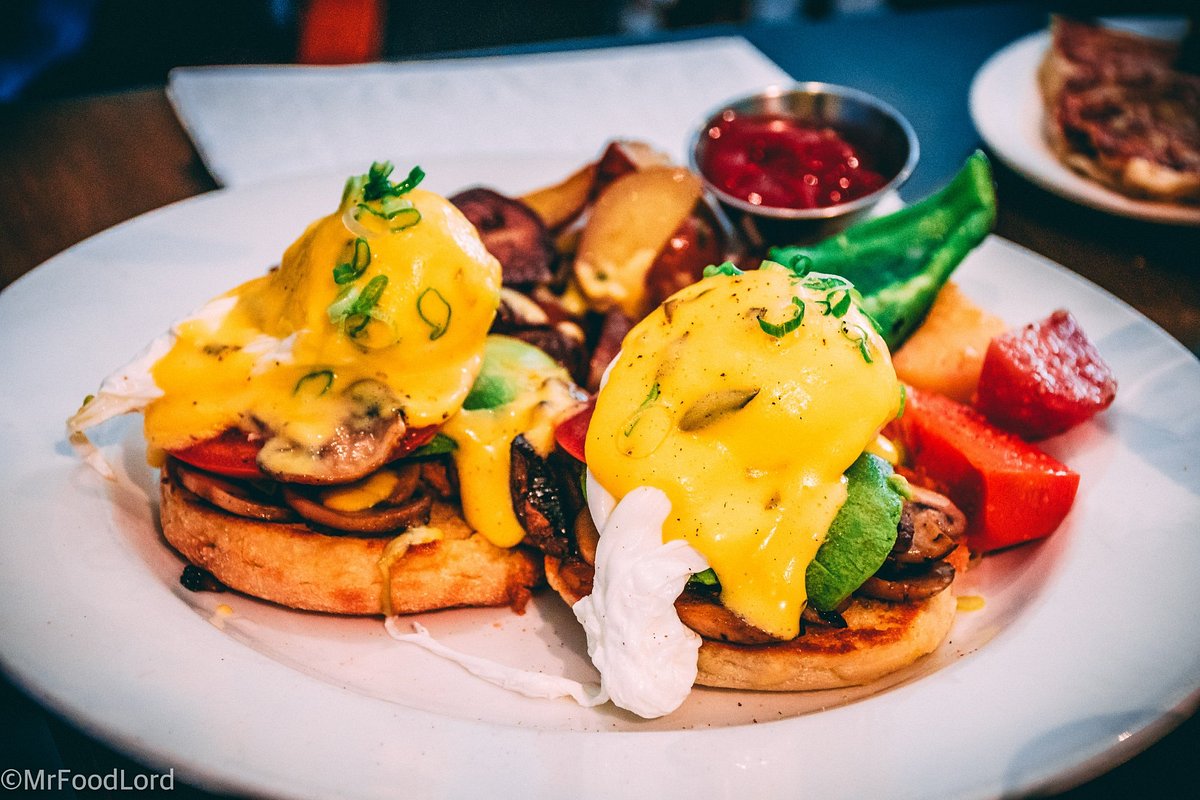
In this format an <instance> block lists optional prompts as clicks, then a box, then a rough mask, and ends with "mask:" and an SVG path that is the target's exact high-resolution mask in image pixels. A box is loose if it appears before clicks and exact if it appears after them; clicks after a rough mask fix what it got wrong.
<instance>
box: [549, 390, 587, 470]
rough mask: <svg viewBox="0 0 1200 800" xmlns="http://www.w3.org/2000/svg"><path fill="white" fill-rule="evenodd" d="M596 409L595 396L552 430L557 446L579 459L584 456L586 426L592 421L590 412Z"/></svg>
mask: <svg viewBox="0 0 1200 800" xmlns="http://www.w3.org/2000/svg"><path fill="white" fill-rule="evenodd" d="M595 410H596V398H595V397H592V398H591V399H590V400H588V401H587V405H585V406H584V407H583V408H581V409H580V410H579V411H578V412H577V413H576V414H574V415H573V416H570V417H568V418H567V419H565V420H564V421H563V422H562V423H561V424H559V426H558V428H557V429H556V430H555V431H554V438H555V440H556V441H557V442H558V445H559V447H561V448H562V449H563V450H566V451H567V452H568V453H570V454H571V455H572V456H574V457H575V458H577V459H578V460H580V461H587V458H585V457H584V449H585V448H584V445H585V443H586V442H587V432H588V426H589V425H590V424H591V423H592V413H593V412H594V411H595Z"/></svg>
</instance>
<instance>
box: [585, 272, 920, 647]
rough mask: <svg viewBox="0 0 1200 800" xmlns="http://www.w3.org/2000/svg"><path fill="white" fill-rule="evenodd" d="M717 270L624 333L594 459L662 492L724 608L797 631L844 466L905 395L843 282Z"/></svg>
mask: <svg viewBox="0 0 1200 800" xmlns="http://www.w3.org/2000/svg"><path fill="white" fill-rule="evenodd" d="M714 272H715V273H716V274H712V275H711V276H710V277H707V278H705V279H704V280H702V281H700V282H699V283H696V284H694V285H692V286H689V287H687V288H685V289H683V290H682V291H680V292H678V293H677V294H675V295H674V296H672V297H671V298H670V299H668V300H667V301H666V302H665V303H664V304H663V305H662V306H660V307H659V308H658V309H657V310H655V311H654V312H653V313H651V314H650V315H649V316H648V317H647V318H646V319H644V320H643V321H642V322H641V323H639V324H638V325H637V326H636V327H635V328H634V329H633V330H632V331H631V332H630V334H629V335H628V336H627V337H626V339H625V341H624V344H623V348H622V351H621V353H620V355H619V356H618V358H617V360H616V362H615V363H614V365H613V367H612V369H611V371H610V373H609V376H608V380H607V383H606V384H605V386H604V387H603V389H602V390H601V391H600V394H599V397H598V399H597V403H596V410H595V415H594V416H593V418H592V422H591V426H590V428H589V433H588V439H587V445H586V449H587V462H588V467H589V469H591V471H592V472H593V474H594V475H595V477H596V478H597V479H598V480H599V481H600V483H601V485H602V486H604V488H605V489H607V490H608V491H609V492H611V493H612V494H613V495H614V496H615V497H616V498H618V499H620V498H621V497H624V496H625V495H626V494H628V493H629V492H631V491H633V490H634V489H635V488H637V487H639V486H651V487H654V488H657V489H660V490H662V491H663V492H664V493H665V494H666V495H667V497H668V498H669V499H670V501H671V512H670V514H669V515H668V516H667V519H666V522H665V523H664V524H663V539H664V541H667V540H672V539H683V540H686V541H688V542H689V543H690V544H691V545H692V546H693V547H695V548H696V549H697V550H698V551H699V552H700V553H701V554H703V556H704V557H705V558H706V559H707V560H708V562H709V564H710V565H711V566H712V568H713V569H714V570H715V572H716V573H717V576H718V578H719V579H720V582H721V587H722V595H721V599H722V602H723V603H724V604H725V606H726V607H728V608H729V609H731V610H732V611H734V612H736V613H737V614H739V615H741V616H742V617H743V618H745V619H746V620H747V621H748V622H750V623H751V624H753V625H756V626H757V627H759V628H762V629H763V630H765V631H768V632H769V633H771V634H773V635H775V636H779V637H783V638H792V637H794V636H796V635H797V634H798V633H799V625H800V613H801V611H802V610H803V606H804V603H805V600H806V592H805V570H806V568H807V566H808V564H809V562H811V561H812V559H813V557H814V556H815V554H816V551H817V548H818V547H820V545H821V543H822V541H823V540H824V538H825V532H826V530H827V529H828V527H829V525H830V523H831V522H832V521H833V518H834V517H835V516H836V515H837V512H838V510H839V508H840V507H841V506H842V504H843V503H844V502H845V498H846V480H845V478H844V475H843V473H844V472H845V471H846V469H847V468H848V467H849V466H850V465H851V464H852V463H853V462H854V460H855V459H856V458H857V457H858V456H859V454H861V453H862V452H863V450H864V449H865V448H866V447H867V446H868V445H871V444H872V443H873V442H874V441H875V439H876V436H877V435H878V432H879V430H880V428H881V427H882V426H883V425H884V424H885V423H886V422H887V421H888V420H889V419H891V418H893V417H894V416H895V415H896V413H897V412H898V411H899V408H900V402H901V388H900V384H899V382H898V381H897V379H896V374H895V371H894V370H893V368H892V365H891V358H890V356H889V354H888V351H887V347H886V345H885V344H884V342H883V341H882V339H881V338H880V337H879V335H878V333H877V332H876V331H875V329H874V327H873V325H872V323H871V321H870V320H869V319H868V318H867V317H866V316H865V315H864V314H863V313H862V312H861V311H860V309H859V308H858V306H857V303H856V302H855V300H854V295H853V291H852V287H850V286H849V284H848V283H846V282H845V281H843V280H842V279H840V278H836V277H834V276H825V275H818V274H809V275H802V274H798V273H795V272H792V271H790V270H788V269H785V268H783V267H781V266H779V265H771V264H766V265H764V267H763V268H762V269H760V270H757V271H753V272H745V273H742V272H741V271H739V270H737V269H736V268H733V267H732V266H731V265H730V266H726V267H724V268H723V269H718V270H715V271H714Z"/></svg>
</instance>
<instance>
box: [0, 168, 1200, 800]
mask: <svg viewBox="0 0 1200 800" xmlns="http://www.w3.org/2000/svg"><path fill="white" fill-rule="evenodd" d="M423 163H424V166H425V167H426V168H427V170H428V172H429V174H430V178H429V182H430V184H431V185H432V186H433V187H434V188H440V189H442V190H443V191H445V190H450V189H453V188H457V187H459V186H462V185H465V184H468V183H474V182H486V183H489V184H493V185H497V186H500V187H503V188H507V189H509V190H511V191H517V190H521V189H524V188H527V187H530V186H533V185H537V184H539V183H542V182H546V181H549V180H551V179H553V178H555V177H558V176H561V175H565V174H566V173H567V172H568V171H569V170H570V169H571V168H572V167H573V166H574V164H573V163H570V162H564V161H547V160H540V159H523V160H515V159H510V160H503V161H495V160H491V161H481V160H479V159H458V160H448V159H440V160H431V161H425V162H423ZM340 189H341V179H340V176H334V177H322V178H312V179H305V180H299V181H295V182H291V183H287V184H281V185H270V186H257V187H253V188H247V189H239V190H231V191H222V192H215V193H213V194H210V195H206V196H203V197H199V198H196V199H193V200H190V201H186V202H184V203H180V204H178V205H176V206H172V207H169V208H166V209H163V210H160V211H157V212H155V213H152V214H149V215H147V216H145V217H142V218H140V219H137V220H134V221H133V222H131V223H128V224H125V225H122V226H120V227H118V228H115V229H113V230H111V231H109V232H107V233H105V234H103V235H101V236H98V237H96V238H94V239H92V240H90V241H88V242H85V243H83V244H82V245H79V246H77V247H75V248H72V249H71V250H69V251H67V252H65V253H63V254H62V255H60V256H58V257H57V258H55V259H53V260H51V261H50V262H48V263H47V264H45V265H43V266H42V267H40V268H39V269H37V270H35V271H34V272H32V273H30V274H29V275H27V276H26V277H24V278H22V279H21V280H19V281H17V282H16V283H15V284H13V285H12V286H11V287H10V288H9V289H8V290H7V291H6V292H5V293H4V294H3V296H2V297H0V358H2V361H3V364H4V365H5V369H4V380H3V381H0V407H3V408H4V410H5V413H4V417H3V422H2V423H0V452H2V453H3V454H4V456H3V459H2V464H0V486H3V487H4V492H5V495H6V496H5V500H4V502H3V504H2V506H0V525H2V527H0V531H2V533H0V537H2V538H0V632H2V633H0V636H2V637H3V647H2V648H0V650H2V662H3V668H4V669H5V670H6V671H7V672H8V673H9V674H11V675H12V676H13V677H14V678H15V679H16V680H17V681H18V682H20V683H21V684H22V685H24V686H25V687H27V688H28V689H29V690H30V691H31V692H32V693H33V694H34V695H35V696H37V697H38V698H39V699H40V700H42V701H43V702H44V703H46V704H47V705H49V706H50V707H52V708H54V709H56V710H58V711H60V712H61V713H63V714H65V715H67V716H68V717H70V718H71V719H73V720H74V721H75V722H77V723H78V724H79V725H81V726H83V728H84V729H86V730H88V731H89V732H91V733H93V734H95V735H96V736H99V737H101V738H103V739H105V740H108V741H110V742H112V743H113V744H114V745H115V746H117V747H118V748H121V749H123V750H125V751H128V752H129V753H131V754H133V755H134V756H136V757H137V758H139V759H142V760H144V761H146V762H148V763H150V764H151V765H154V766H157V767H161V768H164V769H165V768H174V769H175V771H176V775H177V777H178V778H179V779H180V780H186V781H193V782H197V783H200V784H203V785H206V786H209V787H212V788H216V789H224V790H231V791H241V792H255V793H264V794H268V795H272V796H281V797H333V796H345V797H364V798H370V797H387V796H395V795H397V794H404V795H406V796H420V797H460V796H464V795H468V794H480V793H484V794H486V795H488V796H516V795H520V796H523V797H530V798H540V797H561V796H563V795H564V794H568V793H569V794H570V795H572V796H574V797H579V798H588V797H614V796H625V795H630V794H632V795H633V796H662V797H679V796H704V797H707V796H714V795H728V794H733V793H735V792H736V793H737V794H740V795H744V796H748V797H772V796H789V797H793V796H810V797H826V798H833V797H870V796H879V797H890V798H897V797H944V798H952V797H978V796H985V795H1001V794H1009V793H1012V792H1017V791H1024V790H1028V789H1031V788H1035V787H1044V786H1047V785H1052V784H1061V783H1069V782H1072V781H1076V780H1081V779H1083V778H1085V777H1087V776H1089V775H1091V774H1094V773H1095V772H1096V771H1098V770H1101V769H1104V768H1107V767H1110V766H1112V765H1113V764H1115V763H1116V762H1118V761H1120V760H1122V759H1125V758H1128V757H1129V756H1131V755H1132V754H1133V753H1135V752H1137V751H1138V750H1140V749H1141V748H1143V747H1145V746H1146V745H1147V744H1149V743H1150V742H1151V741H1152V740H1153V739H1155V738H1157V737H1158V736H1160V735H1161V734H1163V733H1164V732H1165V731H1166V730H1167V729H1169V727H1171V726H1172V725H1173V724H1174V723H1176V722H1178V721H1179V720H1180V719H1182V718H1183V716H1185V715H1186V714H1187V713H1188V712H1189V711H1190V710H1191V709H1192V708H1193V707H1194V706H1195V704H1196V701H1197V692H1198V684H1200V628H1197V627H1196V626H1193V625H1183V624H1180V619H1181V616H1180V615H1181V614H1185V615H1186V610H1187V609H1192V608H1196V607H1198V606H1200V580H1198V579H1197V578H1198V575H1197V572H1198V568H1197V566H1196V565H1197V564H1200V537H1197V536H1196V535H1195V531H1196V529H1197V523H1198V522H1200V468H1198V460H1197V455H1196V454H1197V452H1200V417H1198V416H1197V415H1196V414H1195V398H1196V397H1197V396H1200V365H1198V364H1197V362H1196V360H1195V359H1194V358H1193V357H1192V356H1191V355H1190V354H1188V353H1187V352H1186V351H1185V350H1184V349H1183V348H1182V347H1181V346H1179V345H1178V344H1177V343H1176V342H1175V341H1173V340H1172V339H1170V338H1169V337H1167V336H1166V335H1165V334H1164V333H1163V332H1162V331H1160V330H1159V329H1158V328H1156V327H1155V326H1154V325H1152V324H1151V323H1150V322H1148V321H1147V320H1145V319H1144V318H1142V317H1141V316H1139V315H1138V314H1136V313H1135V312H1134V311H1132V310H1130V309H1129V308H1128V307H1126V306H1125V305H1123V304H1122V303H1120V302H1118V301H1116V300H1114V299H1113V298H1112V297H1110V296H1109V295H1107V294H1105V293H1103V292H1102V291H1100V290H1098V289H1096V288H1095V287H1094V286H1092V285H1091V284H1088V283H1086V282H1085V281H1082V280H1080V279H1079V278H1077V277H1075V276H1073V275H1072V274H1070V273H1068V272H1067V271H1065V270H1063V269H1061V268H1059V267H1057V266H1055V265H1054V264H1051V263H1048V262H1047V261H1045V260H1043V259H1041V258H1039V257H1037V256H1035V255H1032V254H1030V253H1029V252H1027V251H1025V250H1022V249H1020V248H1017V247H1015V246H1013V245H1011V244H1009V243H1006V242H1004V241H1002V240H999V239H995V238H993V239H991V240H989V241H988V242H987V243H986V244H985V245H984V246H983V247H981V248H980V249H979V250H978V251H977V252H976V253H975V254H974V255H972V256H971V258H970V259H969V260H968V261H967V263H965V264H964V265H963V267H962V269H961V271H960V280H961V283H962V285H963V286H964V287H965V288H966V290H967V291H968V292H969V293H970V294H972V295H974V296H975V297H976V298H979V299H982V300H984V301H986V303H987V305H989V306H990V307H992V308H993V309H994V310H996V311H997V312H998V313H1000V314H1001V315H1003V316H1005V317H1006V318H1007V319H1008V320H1010V321H1011V322H1014V323H1016V322H1020V321H1025V320H1031V319H1034V318H1037V317H1040V316H1042V315H1044V314H1047V313H1048V312H1050V311H1051V310H1052V309H1054V308H1056V307H1058V306H1068V307H1070V308H1071V309H1072V310H1073V311H1074V312H1075V313H1076V314H1077V315H1078V317H1079V318H1080V319H1081V320H1082V321H1083V324H1084V325H1085V326H1086V328H1087V329H1088V331H1089V332H1090V334H1091V335H1092V336H1093V337H1094V339H1095V340H1096V342H1097V343H1098V345H1099V347H1100V349H1101V350H1102V351H1103V352H1104V354H1105V355H1106V357H1107V358H1108V359H1109V360H1110V362H1111V364H1112V366H1113V368H1114V369H1115V371H1116V373H1117V375H1118V377H1119V379H1120V382H1121V389H1120V394H1119V397H1118V399H1117V402H1116V404H1115V405H1114V406H1113V408H1112V409H1110V410H1109V412H1108V413H1107V414H1106V415H1104V417H1103V418H1102V419H1100V421H1099V422H1097V423H1095V424H1089V425H1086V426H1084V427H1082V428H1080V429H1078V430H1076V431H1075V432H1073V433H1072V434H1070V435H1068V436H1065V437H1062V438H1060V439H1058V440H1056V441H1053V442H1051V443H1050V444H1049V445H1048V447H1049V449H1050V450H1051V451H1052V452H1053V453H1054V454H1056V455H1057V456H1059V457H1060V458H1062V459H1064V460H1065V461H1066V462H1067V463H1069V464H1071V465H1072V466H1074V467H1075V468H1076V469H1078V470H1079V471H1080V472H1081V473H1082V475H1083V483H1082V488H1081V492H1080V495H1079V499H1078V501H1077V503H1076V506H1075V509H1074V510H1073V511H1072V513H1071V515H1070V516H1069V518H1068V520H1067V522H1066V523H1065V524H1064V526H1063V528H1062V529H1061V530H1060V531H1059V532H1058V533H1057V534H1056V535H1055V536H1054V537H1052V538H1051V539H1049V540H1047V541H1045V542H1043V543H1040V544H1036V545H1033V546H1028V547H1025V548H1021V549H1018V550H1016V551H1013V552H1009V553H1006V554H1003V555H1001V556H998V557H996V558H990V559H987V560H985V562H984V564H983V565H982V567H981V568H979V569H978V570H976V571H973V572H972V573H969V575H968V579H967V584H968V585H967V587H966V591H968V592H972V593H977V594H980V595H983V596H984V597H985V598H986V606H985V607H984V609H983V610H982V611H978V612H973V613H964V614H962V615H960V617H959V620H958V622H957V623H956V626H955V629H954V631H953V632H952V634H951V636H950V641H949V642H948V643H946V644H945V645H944V646H943V648H942V649H941V650H940V651H938V653H937V654H935V655H934V656H933V657H931V658H929V659H927V660H925V661H923V662H921V663H920V664H918V665H916V666H915V667H913V668H912V669H910V670H908V671H906V672H904V673H902V674H901V675H899V676H897V677H896V678H895V679H894V680H892V681H889V682H888V683H886V684H883V685H876V686H872V687H868V688H866V689H860V690H853V691H845V692H822V693H817V694H808V695H805V694H782V695H772V694H751V693H736V692H722V691H714V690H708V691H696V692H694V693H693V696H692V697H691V698H690V699H689V701H688V702H687V703H686V704H685V705H684V707H683V708H682V709H681V710H680V711H679V712H677V713H676V714H674V715H671V716H669V717H667V718H665V719H661V720H657V721H652V722H647V721H642V720H638V719H635V718H632V717H631V716H629V715H626V714H624V713H621V712H618V711H615V710H613V709H612V708H602V709H598V710H583V709H579V708H577V707H575V706H574V705H572V704H571V703H569V702H567V701H535V700H528V699H525V698H521V697H516V696H513V695H510V694H507V693H505V692H503V691H502V690H499V689H496V688H494V687H492V686H490V685H485V684H482V683H479V682H477V681H475V680H474V679H472V678H470V677H468V676H467V675H466V674H465V673H464V672H462V671H461V670H460V669H458V668H457V667H456V666H454V665H452V664H448V663H445V662H442V661H439V660H437V659H436V658H435V657H433V656H430V655H428V654H427V653H425V652H424V651H422V650H420V649H418V648H415V647H412V646H409V645H402V644H398V643H395V642H393V641H392V640H390V639H389V638H388V637H387V636H386V635H385V633H384V631H383V627H382V625H381V624H380V623H379V621H377V620H363V619H347V618H331V617H323V616H319V615H313V614H304V613H297V612H291V611H286V610H284V609H280V608H276V607H273V606H270V605H268V604H265V603H260V602H257V601H254V600H251V599H248V598H244V597H240V596H236V595H230V594H221V595H213V594H191V593H188V592H186V591H185V590H183V589H182V588H180V586H179V584H178V577H179V572H180V568H181V562H180V560H179V559H178V557H177V556H175V555H174V554H173V553H172V552H171V551H170V550H169V548H168V547H167V546H166V545H165V544H164V542H163V541H162V539H161V536H160V534H159V532H158V529H157V525H156V522H155V506H156V504H157V503H156V500H155V499H154V498H155V495H156V480H155V474H154V472H153V471H152V470H151V469H149V468H148V467H147V466H146V465H145V463H144V455H143V442H142V438H141V433H140V422H139V420H138V419H136V418H130V419H127V420H121V421H116V422H113V423H110V424H109V425H108V426H107V427H105V428H103V429H102V430H101V431H100V434H99V442H100V444H101V445H102V446H103V449H104V451H105V453H106V454H107V456H108V458H109V460H110V461H111V462H112V463H113V464H114V465H115V466H116V468H117V469H118V471H119V472H120V473H121V480H120V481H119V482H118V483H117V484H115V485H112V484H106V483H105V481H103V480H102V479H100V478H99V476H98V475H96V474H95V473H93V472H92V471H90V470H89V469H88V468H87V467H85V466H84V465H82V464H81V463H80V462H79V461H78V460H77V459H76V458H75V456H74V455H73V454H72V452H71V450H70V448H69V447H68V445H67V444H66V442H65V441H64V438H63V420H64V419H65V418H66V417H67V416H68V414H70V413H71V412H72V411H73V410H74V409H75V407H76V406H77V404H78V403H79V401H80V400H81V399H82V398H83V396H84V395H85V394H87V393H88V392H91V391H93V390H94V388H95V386H96V385H97V383H98V381H99V379H100V377H101V376H103V375H104V374H106V373H107V372H108V371H109V370H110V369H112V368H115V367H117V366H119V365H120V364H121V363H123V362H124V361H125V360H126V359H127V358H128V357H129V356H130V355H132V354H133V353H135V352H136V351H137V350H139V349H140V347H141V346H142V345H143V343H145V342H146V341H148V340H149V339H150V338H152V337H153V336H155V335H156V334H157V333H158V332H159V331H161V330H162V329H164V328H165V327H166V326H167V324H168V323H169V321H170V320H171V319H172V318H175V317H178V316H180V315H182V314H184V313H186V312H187V311H189V310H191V309H192V308H193V307H195V306H197V305H199V304H200V303H201V302H203V301H204V300H205V299H207V298H208V297H210V296H211V295H214V294H216V293H218V292H220V291H222V290H224V289H225V288H227V287H229V286H231V285H232V284H234V283H235V282H238V281H241V280H243V279H245V278H249V277H252V276H254V275H257V274H259V273H261V272H262V270H263V269H264V268H265V267H266V266H268V265H270V264H272V263H274V262H275V261H276V259H277V258H278V257H279V254H280V253H281V251H282V249H283V248H284V246H285V245H286V244H287V243H288V242H289V241H290V240H291V239H292V238H293V237H295V236H297V235H298V234H299V233H300V232H301V231H302V230H303V228H304V225H305V223H306V222H307V221H309V220H310V219H313V218H315V217H317V216H318V215H320V214H322V213H325V212H327V211H329V210H330V209H331V208H332V207H333V206H334V205H335V203H336V201H337V198H338V196H339V193H340ZM219 603H228V604H229V605H230V606H232V608H233V609H234V614H233V616H231V617H228V618H225V617H221V616H219V615H216V614H214V611H215V609H216V607H217V605H218V604H219ZM423 621H424V622H425V623H426V624H427V625H428V626H429V627H430V628H431V629H432V631H433V632H434V633H435V635H437V636H439V637H440V638H442V639H444V640H446V641H447V642H449V643H450V644H452V645H453V646H456V647H459V648H461V649H464V650H468V651H471V652H476V653H480V654H484V655H490V656H492V657H494V658H497V659H499V660H503V661H505V662H507V663H509V664H513V665H518V666H526V667H534V668H540V669H545V670H548V671H553V672H556V673H565V674H568V675H571V676H574V677H577V678H582V679H591V678H594V674H593V673H592V672H591V670H590V667H589V665H588V664H587V662H586V659H585V657H584V649H583V640H582V636H581V634H580V633H579V631H578V628H577V626H576V625H575V624H574V622H573V620H572V619H571V618H570V614H569V612H566V611H565V610H564V609H563V608H562V606H561V604H560V603H558V602H557V600H556V598H554V597H549V596H543V597H539V598H537V599H536V600H535V602H534V603H533V604H532V608H531V609H530V610H529V612H528V613H527V614H525V615H524V616H516V615H514V614H512V613H511V612H509V611H508V610H504V609H502V610H473V611H462V612H457V611H456V612H444V613H440V614H431V615H427V616H426V617H425V618H424V620H423Z"/></svg>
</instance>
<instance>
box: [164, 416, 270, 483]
mask: <svg viewBox="0 0 1200 800" xmlns="http://www.w3.org/2000/svg"><path fill="white" fill-rule="evenodd" d="M262 445H263V443H262V440H259V439H256V440H254V441H251V439H250V434H248V433H246V432H245V431H242V430H238V429H237V428H230V429H229V430H227V431H225V432H224V433H222V434H221V435H220V436H214V437H213V438H211V439H205V440H204V441H202V442H197V443H196V444H194V445H191V446H190V447H185V448H183V449H182V450H172V451H171V455H173V456H174V457H175V458H178V459H179V460H180V461H183V462H186V463H188V464H191V465H192V466H193V467H196V468H197V469H202V470H205V471H206V472H215V473H217V474H218V475H226V476H228V477H230V478H263V477H265V476H264V475H263V473H262V470H260V469H259V468H258V462H257V460H256V459H257V458H258V451H259V449H260V448H262Z"/></svg>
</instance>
